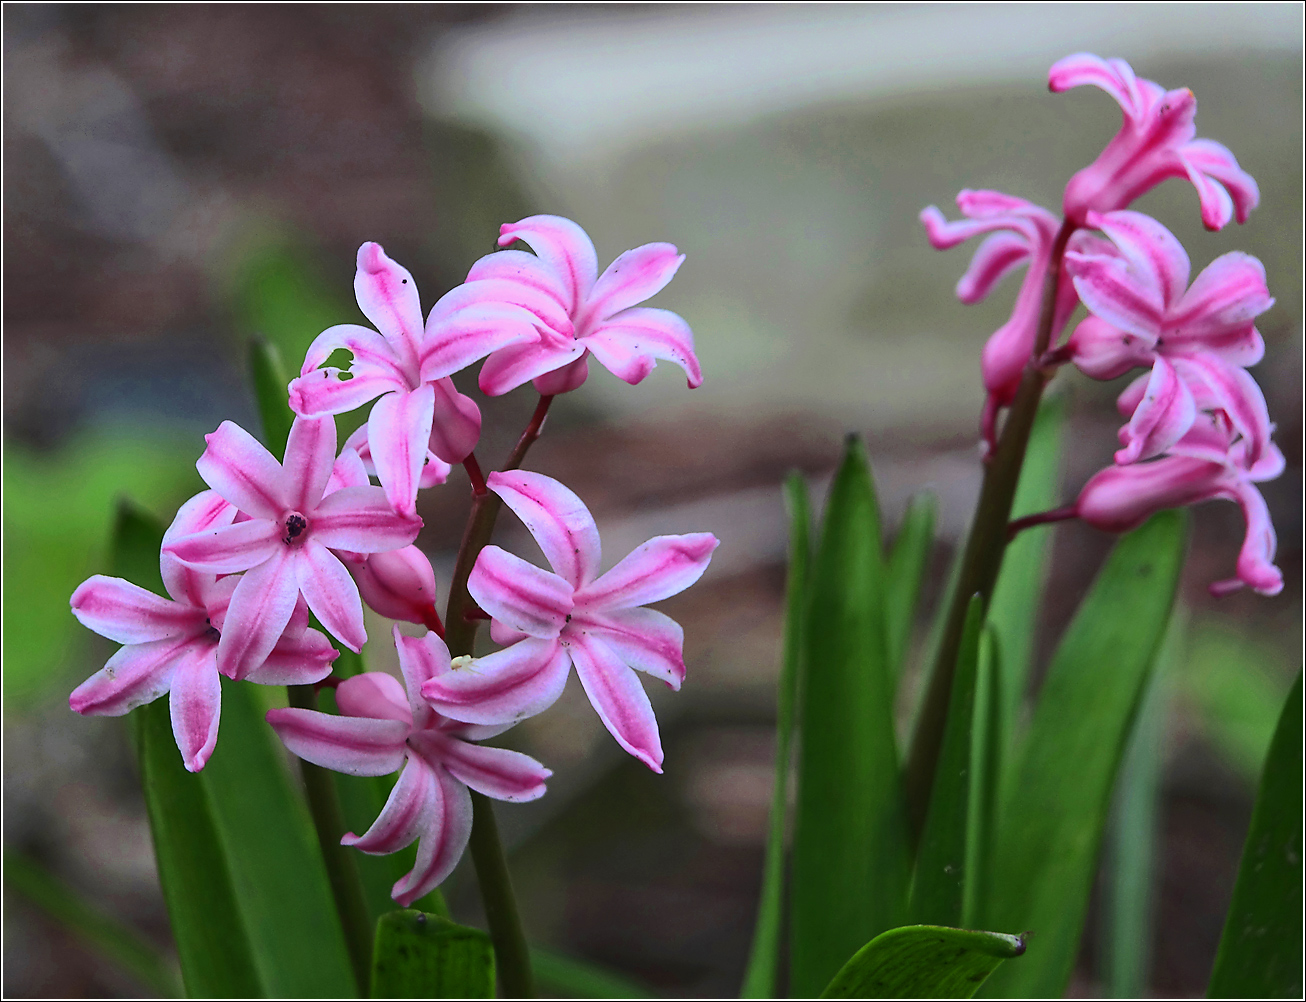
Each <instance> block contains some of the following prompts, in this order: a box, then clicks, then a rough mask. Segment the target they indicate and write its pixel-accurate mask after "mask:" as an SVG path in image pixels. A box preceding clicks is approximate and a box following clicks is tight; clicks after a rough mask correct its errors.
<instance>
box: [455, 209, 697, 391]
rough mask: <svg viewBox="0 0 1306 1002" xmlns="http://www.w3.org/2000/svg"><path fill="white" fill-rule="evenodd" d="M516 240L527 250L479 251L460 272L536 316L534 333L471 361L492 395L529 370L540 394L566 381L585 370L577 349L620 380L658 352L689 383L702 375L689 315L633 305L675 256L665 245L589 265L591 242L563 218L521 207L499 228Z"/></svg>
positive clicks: (673, 265)
mask: <svg viewBox="0 0 1306 1002" xmlns="http://www.w3.org/2000/svg"><path fill="white" fill-rule="evenodd" d="M516 240H523V241H525V242H526V243H527V244H529V245H530V246H531V249H532V250H534V251H535V253H534V254H528V253H526V252H525V251H514V250H507V251H498V252H497V253H494V254H489V255H486V256H485V257H483V258H481V259H480V260H479V261H477V262H476V263H475V264H474V265H472V270H471V271H470V272H469V273H468V275H467V281H468V282H469V283H473V284H474V283H476V282H480V281H495V282H497V283H499V290H501V291H496V294H498V295H503V296H504V297H505V298H506V299H507V301H508V302H512V303H519V304H521V305H522V306H524V307H525V308H527V309H530V310H532V311H534V312H535V313H536V314H537V315H538V316H539V319H540V320H541V321H542V323H541V325H540V332H541V334H542V336H541V338H540V340H539V341H537V342H535V343H533V344H525V343H522V344H517V345H512V346H510V347H507V348H501V349H499V350H498V351H496V352H494V353H493V354H492V355H490V357H489V358H487V359H486V360H485V364H484V365H483V366H481V375H480V386H481V389H482V390H483V391H484V392H486V393H488V394H490V395H491V396H498V395H499V394H501V393H507V392H508V391H509V390H511V389H513V388H514V387H517V386H520V385H521V384H522V383H526V382H529V381H530V380H535V388H536V389H537V390H539V392H540V393H541V394H544V395H546V396H549V395H552V394H555V393H565V392H567V391H568V390H574V389H576V387H578V386H580V385H581V383H583V382H585V377H586V375H587V374H588V371H589V370H588V362H587V359H586V356H587V354H592V355H593V356H594V357H595V358H597V359H598V360H599V362H601V363H602V364H603V365H604V367H606V368H607V369H608V370H609V371H610V372H612V373H613V374H614V375H616V376H617V377H618V378H620V379H623V380H625V381H626V382H627V383H632V384H633V383H638V382H639V381H640V380H642V379H643V378H644V377H645V376H647V375H648V374H649V373H650V372H651V371H653V367H654V366H655V365H656V364H657V359H659V358H664V359H667V360H668V361H671V362H675V363H676V364H677V365H679V366H680V367H681V368H682V369H684V370H685V375H686V377H687V378H688V381H689V385H690V386H691V387H694V386H699V385H701V384H702V382H703V373H702V370H701V369H700V368H699V364H698V358H697V356H696V355H695V354H694V335H693V333H692V332H691V331H690V329H689V325H688V324H687V323H685V321H684V320H683V319H681V317H679V316H678V315H676V314H675V313H671V312H669V311H667V310H658V309H651V308H648V307H637V306H636V304H637V303H642V302H643V301H644V300H646V299H648V298H649V297H650V296H652V295H654V294H656V293H657V292H659V291H661V290H662V289H663V288H665V287H666V285H667V283H668V282H670V281H671V278H672V276H673V275H675V273H676V270H677V269H678V268H679V267H680V265H681V262H683V261H684V260H685V256H684V255H683V254H680V253H679V252H677V250H676V248H675V247H674V246H672V245H671V244H665V243H653V244H644V245H643V246H642V247H636V248H635V249H634V250H629V251H626V252H625V253H624V254H622V255H621V256H620V257H618V258H617V259H616V260H615V261H613V262H612V264H610V265H608V267H607V270H606V271H604V272H603V274H602V275H599V273H598V256H597V254H595V252H594V245H593V244H592V243H591V242H590V238H589V236H588V235H586V233H585V231H584V230H582V229H581V228H580V227H579V226H577V225H576V224H575V223H573V222H572V221H571V220H570V219H563V218H562V217H561V216H530V217H528V218H526V219H523V220H520V221H519V222H516V223H505V224H504V225H503V226H501V227H500V228H499V246H500V247H506V246H508V245H509V244H511V243H513V242H514V241H516ZM541 293H543V294H544V296H545V297H546V299H547V303H544V304H541V302H540V296H541Z"/></svg>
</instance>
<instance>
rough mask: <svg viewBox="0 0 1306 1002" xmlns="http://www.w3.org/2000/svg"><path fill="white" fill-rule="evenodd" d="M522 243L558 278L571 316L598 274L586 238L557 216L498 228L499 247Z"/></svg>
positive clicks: (595, 260) (586, 294)
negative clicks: (516, 241) (520, 241)
mask: <svg viewBox="0 0 1306 1002" xmlns="http://www.w3.org/2000/svg"><path fill="white" fill-rule="evenodd" d="M514 240H524V241H526V243H527V244H529V245H530V248H531V250H533V251H535V253H536V255H537V256H538V257H539V259H540V260H541V261H543V262H544V264H545V265H546V266H547V267H548V268H549V269H550V270H551V271H552V272H553V273H554V274H555V275H557V276H558V280H559V282H560V283H561V285H562V287H563V289H564V290H565V291H566V294H567V300H566V306H567V309H568V312H570V313H571V314H572V315H573V316H574V315H575V313H576V310H577V309H578V308H579V307H580V305H581V303H582V302H584V300H585V298H586V297H587V296H588V295H589V294H590V290H591V289H592V288H593V287H594V282H595V278H596V276H597V275H598V272H599V263H598V256H597V255H596V254H595V253H594V244H593V243H591V242H590V238H589V236H588V235H587V234H586V233H585V231H584V230H582V229H581V228H580V227H579V226H577V225H576V224H575V223H573V222H572V221H571V220H570V219H563V218H562V217H561V216H529V217H527V218H526V219H522V220H519V221H518V222H515V223H504V224H503V225H502V226H500V227H499V246H500V247H507V246H508V245H509V244H510V243H512V242H513V241H514Z"/></svg>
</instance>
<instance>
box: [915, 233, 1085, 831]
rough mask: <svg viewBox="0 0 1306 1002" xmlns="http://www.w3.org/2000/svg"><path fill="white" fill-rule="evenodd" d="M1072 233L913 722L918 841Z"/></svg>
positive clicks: (1034, 404) (1029, 418) (1002, 541)
mask: <svg viewBox="0 0 1306 1002" xmlns="http://www.w3.org/2000/svg"><path fill="white" fill-rule="evenodd" d="M1074 231H1075V225H1074V223H1072V222H1071V221H1070V220H1068V219H1067V220H1066V221H1065V222H1063V223H1062V225H1061V229H1060V231H1059V232H1058V233H1057V236H1056V240H1055V242H1054V243H1053V245H1052V258H1051V262H1050V263H1049V265H1048V274H1047V279H1046V281H1045V282H1044V286H1043V308H1042V313H1041V314H1040V316H1039V326H1038V330H1037V332H1036V334H1035V340H1034V349H1033V351H1032V352H1031V354H1030V361H1029V363H1028V364H1027V365H1026V366H1025V372H1024V375H1023V376H1022V377H1021V380H1020V386H1019V388H1018V389H1017V390H1016V396H1015V399H1013V400H1012V402H1011V409H1010V411H1009V412H1008V414H1007V420H1006V422H1005V423H1004V424H1003V426H1002V432H1001V434H1000V435H999V437H998V445H997V448H996V449H995V450H994V453H993V455H992V457H991V458H990V461H989V463H988V465H987V466H986V467H985V470H984V482H983V484H982V486H981V487H980V495H979V501H978V502H977V503H976V505H975V517H974V520H973V521H972V522H971V528H970V535H969V536H968V537H967V539H966V547H965V550H964V551H963V552H962V558H961V570H960V573H959V575H958V578H957V588H956V591H955V592H953V595H952V601H951V604H950V605H949V606H948V612H947V618H946V620H945V621H944V627H943V634H942V638H941V640H940V643H939V650H938V654H937V656H936V658H935V661H934V665H933V668H932V669H931V671H930V681H929V687H928V688H927V689H926V691H925V698H924V701H923V702H922V703H921V708H920V712H919V713H918V715H917V717H916V727H915V730H914V731H913V732H912V740H911V747H910V749H909V750H908V753H907V762H906V765H905V766H904V768H903V779H904V785H905V787H906V794H907V813H908V818H909V820H910V822H911V825H912V830H913V832H914V834H915V835H916V836H919V834H920V831H921V828H922V827H923V826H924V824H925V814H926V812H927V811H928V810H929V805H930V794H931V791H932V790H933V787H934V774H935V772H936V771H937V769H938V763H939V750H940V748H941V747H942V744H943V732H944V726H945V724H946V723H947V718H948V703H949V701H950V700H951V698H952V679H953V675H954V673H955V671H956V667H957V655H958V653H959V651H960V649H961V635H962V630H963V628H964V627H965V624H966V609H967V607H968V606H969V604H970V599H971V596H972V595H975V594H978V595H979V596H980V598H981V600H982V601H983V603H984V607H985V609H986V610H987V608H988V604H989V600H990V599H991V598H992V597H993V587H994V585H995V584H996V583H997V579H998V571H999V570H1000V569H1001V567H1002V554H1003V552H1004V550H1005V549H1006V545H1007V525H1008V522H1009V521H1010V520H1011V504H1012V501H1013V499H1014V498H1015V496H1016V484H1017V482H1018V481H1019V480H1020V469H1021V466H1022V465H1023V464H1024V462H1025V449H1026V447H1027V446H1028V445H1029V435H1030V431H1031V430H1032V429H1033V427H1034V418H1035V416H1036V415H1037V413H1038V405H1039V401H1040V400H1041V399H1042V397H1043V389H1044V387H1046V386H1047V382H1048V379H1049V378H1050V373H1049V372H1048V370H1046V369H1044V368H1043V367H1042V366H1041V365H1040V364H1038V361H1037V360H1041V359H1042V358H1043V355H1044V353H1045V352H1046V351H1047V348H1048V342H1049V341H1050V340H1051V339H1052V324H1053V322H1054V319H1055V316H1056V301H1057V286H1058V283H1059V278H1060V273H1061V260H1062V257H1063V255H1064V254H1065V250H1066V242H1067V241H1068V240H1069V239H1070V235H1071V234H1072V233H1073V232H1074Z"/></svg>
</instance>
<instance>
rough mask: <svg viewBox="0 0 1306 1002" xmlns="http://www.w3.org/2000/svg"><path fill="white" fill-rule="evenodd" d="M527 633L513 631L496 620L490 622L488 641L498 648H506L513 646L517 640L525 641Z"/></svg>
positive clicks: (505, 624)
mask: <svg viewBox="0 0 1306 1002" xmlns="http://www.w3.org/2000/svg"><path fill="white" fill-rule="evenodd" d="M529 636H530V634H529V633H522V631H521V630H514V629H513V628H512V627H511V626H509V625H508V624H507V623H501V622H499V621H498V620H497V619H493V618H492V619H491V620H490V639H491V640H493V641H494V642H495V643H496V644H498V645H499V646H500V647H507V646H509V645H510V644H515V643H516V642H517V641H519V640H525V639H526V638H527V637H529Z"/></svg>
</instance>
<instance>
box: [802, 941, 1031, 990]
mask: <svg viewBox="0 0 1306 1002" xmlns="http://www.w3.org/2000/svg"><path fill="white" fill-rule="evenodd" d="M1024 952H1025V939H1024V937H1023V936H1008V935H1006V934H1004V933H1000V932H977V931H974V930H971V929H949V928H946V927H944V926H937V925H909V926H903V927H902V928H900V929H890V930H889V931H888V932H884V933H881V934H880V935H878V936H876V937H875V939H873V940H871V941H870V942H869V943H867V944H866V945H865V946H863V947H862V948H861V949H860V950H858V951H857V953H856V954H854V956H853V958H852V959H851V960H849V961H848V963H846V964H844V966H843V968H842V969H841V970H840V971H839V973H838V974H836V975H835V977H834V980H832V981H831V982H830V983H829V985H827V986H826V989H825V991H824V992H822V993H821V997H822V998H827V999H968V998H974V996H975V992H976V991H978V990H979V987H980V986H981V985H982V984H983V983H984V980H985V978H987V977H988V976H989V975H990V974H992V973H993V971H994V970H996V969H997V967H998V966H999V965H1000V964H1001V963H1002V962H1003V961H1004V960H1010V959H1011V958H1012V957H1019V956H1020V955H1021V954H1022V953H1024Z"/></svg>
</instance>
